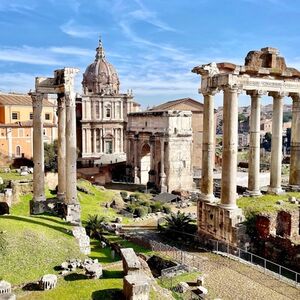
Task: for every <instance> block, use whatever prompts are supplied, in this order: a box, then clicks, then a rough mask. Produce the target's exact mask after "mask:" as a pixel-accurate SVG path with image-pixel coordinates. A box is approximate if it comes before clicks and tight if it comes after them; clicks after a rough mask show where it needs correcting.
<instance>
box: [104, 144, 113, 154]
mask: <svg viewBox="0 0 300 300" xmlns="http://www.w3.org/2000/svg"><path fill="white" fill-rule="evenodd" d="M105 153H106V154H111V153H112V141H105Z"/></svg>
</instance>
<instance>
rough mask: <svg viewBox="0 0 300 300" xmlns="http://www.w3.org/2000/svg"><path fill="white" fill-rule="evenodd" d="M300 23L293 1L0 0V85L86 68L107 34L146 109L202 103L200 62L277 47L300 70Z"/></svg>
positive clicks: (16, 85)
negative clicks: (187, 101) (171, 102)
mask: <svg viewBox="0 0 300 300" xmlns="http://www.w3.org/2000/svg"><path fill="white" fill-rule="evenodd" d="M299 20H300V2H299V1H295V0H231V1H230V0H26V1H25V0H0V26H1V34H0V39H1V41H0V90H1V91H5V92H6V91H17V92H27V91H28V90H29V89H30V88H34V77H35V76H48V77H51V76H52V74H53V70H55V69H58V68H63V67H67V66H74V67H78V68H80V70H81V72H84V70H85V68H86V67H87V65H88V64H90V63H92V62H93V60H94V56H95V48H96V47H97V43H98V36H99V35H101V37H102V40H103V44H104V48H105V51H106V57H107V59H108V60H109V61H110V62H111V63H112V64H113V65H114V66H115V68H116V69H117V71H118V73H119V77H120V81H121V90H122V91H124V92H125V91H126V90H127V89H133V92H134V95H135V99H136V101H138V102H140V103H141V104H142V106H143V107H146V106H152V105H155V104H158V103H162V102H164V101H167V100H172V99H177V98H181V97H192V98H194V99H197V100H201V99H202V96H201V95H199V94H198V92H197V91H198V87H199V83H200V77H198V76H197V75H196V74H193V73H191V69H192V68H193V67H194V66H196V65H199V64H204V63H209V62H212V61H216V62H221V61H229V62H234V63H237V64H243V62H244V57H245V56H246V54H247V52H248V51H250V50H256V49H260V48H262V47H265V46H272V47H276V48H279V49H280V53H281V54H282V55H283V56H284V57H285V58H286V62H287V64H288V65H289V66H293V67H296V68H299V69H300V39H299V34H300V31H299ZM81 80H82V74H80V75H78V77H77V81H76V90H77V91H78V92H81V84H80V82H81ZM264 101H266V102H267V101H268V100H264ZM248 103H249V99H248V98H247V97H246V96H242V97H241V105H245V104H248ZM216 105H217V106H218V105H221V96H220V95H219V96H218V97H217V98H216Z"/></svg>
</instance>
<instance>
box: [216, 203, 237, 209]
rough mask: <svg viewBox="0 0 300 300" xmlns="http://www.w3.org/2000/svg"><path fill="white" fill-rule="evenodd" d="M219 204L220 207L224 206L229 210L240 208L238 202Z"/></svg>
mask: <svg viewBox="0 0 300 300" xmlns="http://www.w3.org/2000/svg"><path fill="white" fill-rule="evenodd" d="M218 206H219V207H220V208H224V209H227V210H236V209H239V207H238V206H237V205H236V204H223V203H220V204H218Z"/></svg>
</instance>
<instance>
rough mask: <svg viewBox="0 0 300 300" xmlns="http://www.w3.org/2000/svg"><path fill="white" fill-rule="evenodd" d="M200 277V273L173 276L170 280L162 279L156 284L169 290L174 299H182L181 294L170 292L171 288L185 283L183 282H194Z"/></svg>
mask: <svg viewBox="0 0 300 300" xmlns="http://www.w3.org/2000/svg"><path fill="white" fill-rule="evenodd" d="M199 275H201V273H200V272H190V273H184V274H181V275H178V276H174V277H171V278H162V279H160V280H158V283H159V285H160V286H162V287H163V288H166V289H169V290H171V291H172V295H173V297H174V298H175V299H178V300H180V299H182V294H180V293H176V292H174V291H173V290H172V287H175V286H176V285H177V284H178V283H179V282H182V281H185V282H195V281H196V278H197V277H198V276H199Z"/></svg>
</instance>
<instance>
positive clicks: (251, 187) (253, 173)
mask: <svg viewBox="0 0 300 300" xmlns="http://www.w3.org/2000/svg"><path fill="white" fill-rule="evenodd" d="M249 95H250V96H251V115H250V147H249V169H248V191H247V194H249V195H250V196H259V195H261V192H260V189H259V170H260V98H261V95H260V94H259V93H258V92H257V91H255V92H254V91H253V92H251V93H249Z"/></svg>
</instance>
